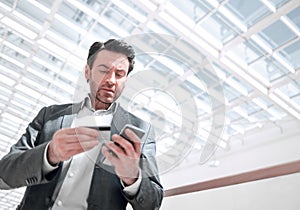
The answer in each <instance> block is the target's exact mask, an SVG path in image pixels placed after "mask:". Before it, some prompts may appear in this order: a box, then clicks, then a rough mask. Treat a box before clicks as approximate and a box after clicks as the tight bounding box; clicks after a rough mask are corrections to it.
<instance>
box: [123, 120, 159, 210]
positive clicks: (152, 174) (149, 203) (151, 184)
mask: <svg viewBox="0 0 300 210" xmlns="http://www.w3.org/2000/svg"><path fill="white" fill-rule="evenodd" d="M155 154H156V144H155V140H154V132H153V130H152V128H151V126H150V131H149V132H148V135H147V138H146V142H145V144H144V145H143V150H142V156H141V160H140V167H141V170H142V182H141V185H140V188H139V190H138V192H137V194H136V195H135V196H134V197H130V196H128V195H127V196H126V198H127V200H128V201H129V202H130V203H131V205H132V206H133V209H135V210H154V209H159V208H160V205H161V202H162V199H163V187H162V185H161V183H160V180H159V172H158V168H157V163H156V158H155Z"/></svg>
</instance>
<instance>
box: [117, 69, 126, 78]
mask: <svg viewBox="0 0 300 210" xmlns="http://www.w3.org/2000/svg"><path fill="white" fill-rule="evenodd" d="M125 75H126V72H125V71H123V70H118V71H117V72H116V76H117V77H124V76H125Z"/></svg>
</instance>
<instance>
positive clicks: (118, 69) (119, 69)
mask: <svg viewBox="0 0 300 210" xmlns="http://www.w3.org/2000/svg"><path fill="white" fill-rule="evenodd" d="M96 67H104V68H106V69H109V70H110V69H111V68H110V67H108V66H107V65H105V64H99V65H97V66H96ZM117 71H126V70H125V69H124V68H117Z"/></svg>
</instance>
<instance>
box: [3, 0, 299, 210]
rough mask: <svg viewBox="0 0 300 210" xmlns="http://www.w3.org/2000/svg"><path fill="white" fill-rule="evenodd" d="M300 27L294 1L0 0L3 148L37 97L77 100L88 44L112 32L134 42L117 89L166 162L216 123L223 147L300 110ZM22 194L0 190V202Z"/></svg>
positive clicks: (11, 202) (196, 145)
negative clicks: (125, 81) (148, 126)
mask: <svg viewBox="0 0 300 210" xmlns="http://www.w3.org/2000/svg"><path fill="white" fill-rule="evenodd" d="M299 37H300V1H298V0H251V1H245V0H201V1H200V0H186V1H178V0H136V1H133V0H89V1H86V0H2V1H1V2H0V78H1V80H0V157H2V156H3V155H4V154H6V153H7V152H8V150H9V148H10V146H11V145H12V144H13V143H15V142H16V141H17V140H18V138H19V137H20V136H21V134H22V133H23V132H24V130H25V127H26V126H27V124H28V122H30V121H31V120H32V119H33V117H34V116H35V115H36V114H37V112H38V111H39V109H40V108H42V107H43V106H48V105H51V104H54V103H67V102H71V101H73V100H74V93H75V89H76V87H78V81H79V79H80V77H81V76H82V70H83V67H84V64H85V58H86V53H87V50H88V47H89V46H90V45H91V44H92V43H93V42H94V41H96V40H100V41H105V40H107V39H109V38H125V39H128V40H129V42H130V41H132V42H133V45H134V46H135V48H136V50H137V52H138V54H137V60H136V67H135V69H136V73H135V74H133V75H132V76H131V78H132V79H130V80H131V81H130V82H131V83H130V84H132V85H129V86H128V88H127V90H126V91H127V92H126V91H125V93H126V94H124V97H123V98H121V99H120V100H121V101H122V102H123V103H125V104H128V107H129V108H130V110H131V111H132V112H134V113H136V114H137V115H140V116H142V117H143V118H145V119H148V120H150V121H151V122H154V125H155V126H154V127H155V130H156V133H158V134H159V135H158V136H159V139H157V150H158V152H157V153H158V157H159V160H160V161H161V163H160V164H161V165H160V167H161V168H162V169H166V167H168V166H170V165H172V164H173V162H172V161H175V162H180V159H176V158H177V157H176V156H177V154H178V153H180V152H182V151H184V152H185V153H186V154H188V153H189V152H191V148H192V150H193V151H192V152H199V151H201V149H203V147H204V145H205V144H206V142H207V140H208V139H209V136H210V135H211V134H213V136H216V137H219V138H218V141H215V142H214V143H215V144H216V146H217V147H218V148H221V149H222V148H223V149H224V148H226V146H227V141H228V139H229V138H230V137H232V136H235V135H241V134H242V135H243V134H245V133H246V132H247V131H249V130H251V129H254V128H261V127H262V126H263V124H264V123H267V122H275V121H278V120H282V119H285V118H289V119H295V120H300V75H299V74H300V71H299V67H300V50H299V49H300V38H299ZM173 38H174V39H173ZM202 61H203V62H204V61H206V62H208V63H209V64H210V65H209V66H207V65H205V64H203V63H201V62H202ZM200 64H201V65H200ZM199 65H200V67H199ZM212 69H213V70H212ZM145 70H148V72H150V73H149V77H145V75H147V74H148V73H145V72H144V71H145ZM145 78H147V79H146V81H145ZM147 87H151V90H143V89H145V88H147ZM154 87H155V88H154ZM136 93H139V94H138V95H136ZM216 113H221V114H224V120H223V125H221V127H222V135H221V134H220V131H219V130H217V128H216V127H218V126H219V127H220V124H219V123H217V122H216V121H214V117H216V116H217V114H216ZM196 121H197V123H196V128H195V122H196ZM198 122H199V123H198ZM186 124H187V125H186ZM221 124H222V123H221ZM184 126H187V127H184ZM214 126H215V127H214ZM187 128H192V129H191V130H190V129H187ZM218 132H219V133H218ZM190 136H193V140H194V141H193V142H183V141H182V142H180V143H179V142H178V141H179V140H178V139H180V138H182V137H186V139H188V137H190ZM178 144H180V145H181V147H180V149H181V150H180V151H178V148H175V147H174V145H178ZM170 148H171V149H170ZM168 151H171V152H169V153H168ZM181 158H183V157H181ZM170 161H171V162H170ZM166 171H167V170H166ZM22 193H23V189H17V190H11V191H0V206H1V209H14V208H15V207H16V205H17V203H18V202H19V200H20V198H21V196H22Z"/></svg>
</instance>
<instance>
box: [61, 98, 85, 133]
mask: <svg viewBox="0 0 300 210" xmlns="http://www.w3.org/2000/svg"><path fill="white" fill-rule="evenodd" d="M80 106H81V103H76V104H72V105H71V106H70V107H69V108H68V110H66V112H65V113H66V115H64V116H63V118H62V122H61V128H70V127H71V125H72V122H73V120H74V117H75V116H76V115H77V113H78V112H79V110H80Z"/></svg>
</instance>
